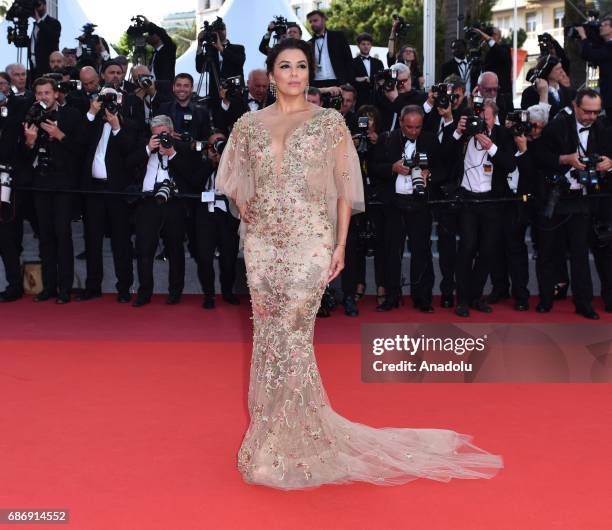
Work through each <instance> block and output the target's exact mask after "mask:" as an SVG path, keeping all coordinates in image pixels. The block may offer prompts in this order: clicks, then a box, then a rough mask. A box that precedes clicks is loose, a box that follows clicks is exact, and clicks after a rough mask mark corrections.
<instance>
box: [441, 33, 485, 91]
mask: <svg viewBox="0 0 612 530" xmlns="http://www.w3.org/2000/svg"><path fill="white" fill-rule="evenodd" d="M451 51H452V52H453V58H452V59H451V60H449V61H447V62H445V63H443V64H442V66H441V67H440V78H441V79H446V78H447V77H448V76H450V75H456V76H459V78H460V79H461V80H462V81H463V82H464V83H465V92H466V94H471V93H472V87H475V86H476V83H477V82H478V75H479V74H480V72H479V71H478V70H477V69H475V68H471V67H470V63H469V61H468V60H467V58H466V54H467V47H466V45H465V41H464V40H463V39H455V40H453V41H452V42H451Z"/></svg>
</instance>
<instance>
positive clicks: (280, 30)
mask: <svg viewBox="0 0 612 530" xmlns="http://www.w3.org/2000/svg"><path fill="white" fill-rule="evenodd" d="M288 22H289V21H288V20H287V19H286V18H285V17H283V16H277V17H274V26H273V27H272V32H273V33H274V34H275V37H276V38H277V39H278V38H280V37H281V36H282V35H285V34H286V33H287V24H288Z"/></svg>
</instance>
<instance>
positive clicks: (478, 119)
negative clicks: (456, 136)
mask: <svg viewBox="0 0 612 530" xmlns="http://www.w3.org/2000/svg"><path fill="white" fill-rule="evenodd" d="M472 110H473V113H472V114H471V115H470V116H467V121H466V122H465V134H467V135H468V136H474V135H476V134H480V133H483V132H485V131H486V130H487V125H486V123H485V121H484V118H482V116H481V114H482V111H483V110H484V98H483V97H482V96H480V95H475V96H474V97H473V98H472Z"/></svg>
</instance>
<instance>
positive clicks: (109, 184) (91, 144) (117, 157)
mask: <svg viewBox="0 0 612 530" xmlns="http://www.w3.org/2000/svg"><path fill="white" fill-rule="evenodd" d="M120 120H121V129H120V130H119V132H118V133H117V134H116V135H115V134H113V133H112V131H111V134H110V136H109V137H108V145H107V147H106V155H105V157H104V161H105V162H106V176H107V180H106V182H105V183H106V188H107V189H108V190H110V191H122V190H125V188H127V187H128V186H129V185H130V184H133V183H134V179H133V173H132V172H131V171H129V170H128V168H127V163H126V160H127V158H128V156H129V155H130V153H131V152H132V150H133V148H134V144H135V142H136V124H135V123H134V122H133V121H132V120H130V119H129V118H120ZM105 123H106V121H105V120H104V119H102V113H101V112H99V113H98V114H97V115H96V118H95V119H94V121H89V120H88V119H87V118H85V129H86V134H87V148H86V149H87V151H86V153H85V162H84V166H83V171H82V172H81V187H82V188H83V189H85V190H87V189H91V188H92V187H93V186H92V184H93V181H94V179H93V178H92V165H93V161H94V157H95V155H96V149H97V148H98V144H99V143H100V139H101V138H102V132H103V130H104V124H105ZM95 180H96V182H98V179H95ZM99 182H104V181H99Z"/></svg>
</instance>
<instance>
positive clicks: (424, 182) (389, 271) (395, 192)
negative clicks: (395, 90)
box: [374, 105, 443, 313]
mask: <svg viewBox="0 0 612 530" xmlns="http://www.w3.org/2000/svg"><path fill="white" fill-rule="evenodd" d="M423 117H424V113H423V109H422V108H421V107H420V106H418V105H408V106H406V107H404V109H402V112H401V115H400V128H399V129H397V130H395V131H393V132H392V133H391V134H390V135H389V137H388V139H387V141H386V144H385V149H384V152H383V153H384V154H383V155H382V156H383V158H382V159H381V160H379V161H378V162H377V163H376V164H375V167H374V173H375V174H376V177H377V179H378V181H379V196H380V199H381V201H382V202H383V203H385V204H386V208H385V210H384V215H385V217H386V219H385V223H384V224H385V227H386V236H387V244H386V247H387V259H386V266H387V268H386V273H385V281H386V285H385V286H386V300H385V301H384V302H383V303H382V304H380V305H379V306H378V307H377V308H376V309H377V311H389V310H391V309H393V308H396V307H399V303H400V300H401V289H402V288H401V285H400V280H401V269H402V257H403V254H404V246H405V241H406V236H408V245H409V248H410V255H411V259H410V285H411V288H410V294H411V297H412V302H413V305H414V307H415V308H417V309H419V311H421V312H423V313H432V312H433V307H432V305H431V300H432V290H433V285H434V270H433V261H432V254H431V228H432V216H431V210H430V208H429V206H428V204H427V202H426V201H427V197H428V191H427V190H428V188H429V182H430V180H431V179H432V178H433V177H432V173H434V172H436V171H438V169H439V167H440V166H439V164H440V161H441V160H442V158H443V155H442V146H441V144H440V143H439V142H438V141H437V139H436V138H435V136H434V135H433V134H431V133H427V132H423ZM415 154H426V155H427V161H428V163H427V166H428V167H427V168H423V169H421V168H420V167H419V166H412V167H410V165H409V164H408V163H407V161H410V160H413V157H414V156H415Z"/></svg>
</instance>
